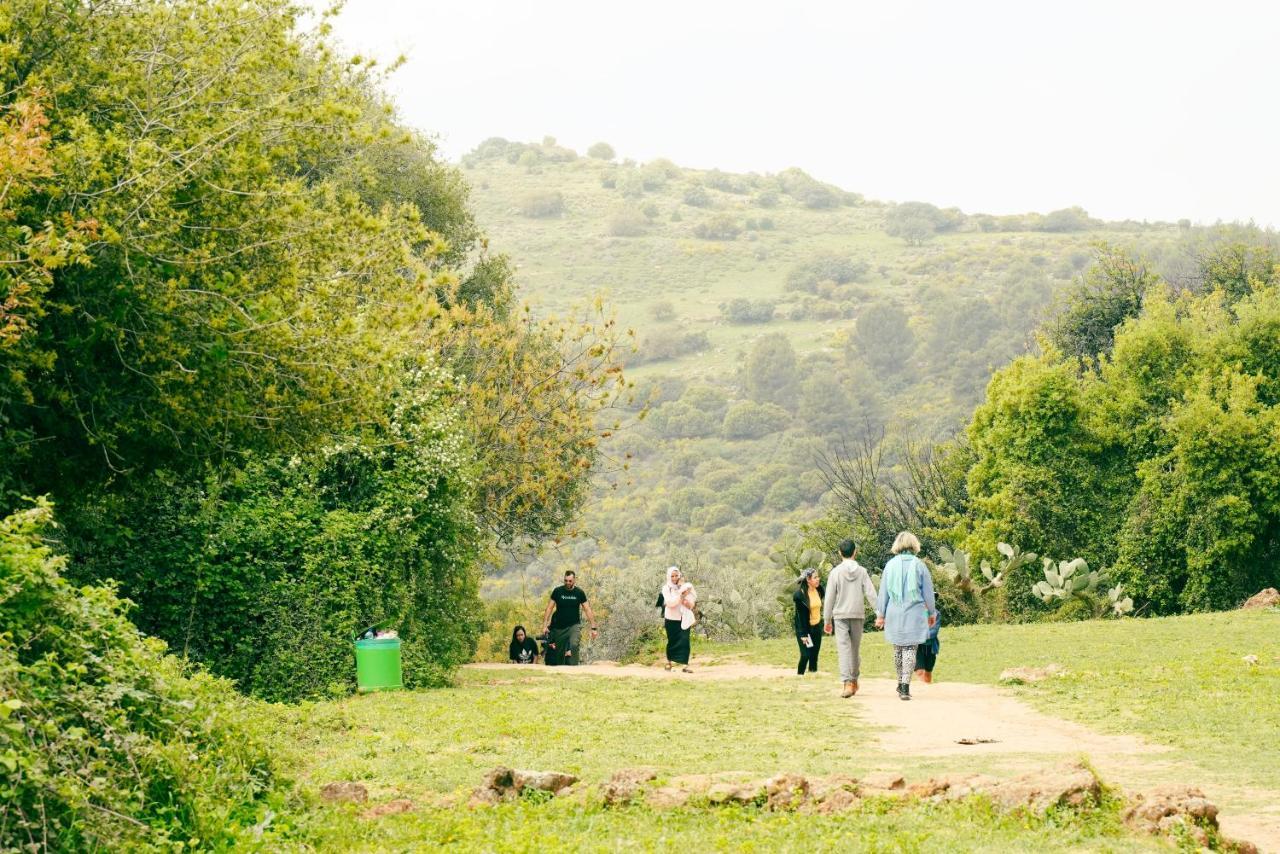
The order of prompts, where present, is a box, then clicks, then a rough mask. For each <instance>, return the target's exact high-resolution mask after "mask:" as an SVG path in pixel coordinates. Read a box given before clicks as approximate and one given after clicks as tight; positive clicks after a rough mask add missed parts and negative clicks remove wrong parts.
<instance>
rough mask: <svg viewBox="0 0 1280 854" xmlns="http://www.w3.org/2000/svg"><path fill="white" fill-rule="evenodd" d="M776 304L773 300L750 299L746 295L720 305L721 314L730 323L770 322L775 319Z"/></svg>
mask: <svg viewBox="0 0 1280 854" xmlns="http://www.w3.org/2000/svg"><path fill="white" fill-rule="evenodd" d="M774 311H776V306H775V305H774V303H773V300H767V299H762V300H749V299H746V298H745V297H739V298H738V299H733V300H729V301H728V302H727V303H724V304H722V305H721V306H720V314H721V315H722V316H723V317H724V319H725V320H727V321H729V322H730V323H768V322H769V321H771V320H773V314H774Z"/></svg>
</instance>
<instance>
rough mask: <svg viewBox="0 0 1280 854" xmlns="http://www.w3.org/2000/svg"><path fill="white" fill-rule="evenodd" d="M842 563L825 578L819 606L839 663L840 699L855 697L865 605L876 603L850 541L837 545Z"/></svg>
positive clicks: (860, 664) (869, 582)
mask: <svg viewBox="0 0 1280 854" xmlns="http://www.w3.org/2000/svg"><path fill="white" fill-rule="evenodd" d="M838 548H839V551H840V557H841V558H842V560H841V561H840V563H838V564H836V568H835V569H833V570H831V573H830V574H829V575H828V576H827V593H826V598H825V600H824V601H823V603H822V616H823V621H824V622H825V623H826V632H827V634H829V635H830V634H834V635H835V636H836V655H837V656H838V657H839V659H840V681H841V683H843V685H844V690H843V692H842V693H841V694H840V696H841V697H852V696H853V695H854V694H856V693H858V676H859V674H860V672H861V670H862V628H863V623H864V621H865V620H866V617H867V603H868V602H875V601H876V587H875V585H874V584H872V583H871V575H870V573H868V572H867V570H866V568H865V567H863V565H862V564H860V563H858V561H857V560H855V558H856V557H857V556H858V546H857V544H856V543H854V541H853V540H844V541H842V542H841V543H840V545H839V547H838Z"/></svg>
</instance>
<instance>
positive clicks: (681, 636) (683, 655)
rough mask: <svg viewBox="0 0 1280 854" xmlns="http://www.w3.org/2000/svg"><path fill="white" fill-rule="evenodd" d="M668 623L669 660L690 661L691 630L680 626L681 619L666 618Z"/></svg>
mask: <svg viewBox="0 0 1280 854" xmlns="http://www.w3.org/2000/svg"><path fill="white" fill-rule="evenodd" d="M663 622H664V623H666V625H667V661H674V662H675V663H676V664H688V663H689V630H688V629H682V628H680V621H679V620H664V621H663Z"/></svg>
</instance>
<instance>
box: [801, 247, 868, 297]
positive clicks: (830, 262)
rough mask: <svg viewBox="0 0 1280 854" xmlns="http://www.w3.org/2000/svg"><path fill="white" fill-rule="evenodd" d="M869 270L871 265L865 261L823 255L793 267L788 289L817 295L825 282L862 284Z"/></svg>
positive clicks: (842, 256)
mask: <svg viewBox="0 0 1280 854" xmlns="http://www.w3.org/2000/svg"><path fill="white" fill-rule="evenodd" d="M869 269H870V265H869V264H867V263H866V262H865V261H855V260H854V259H852V258H849V257H847V256H844V255H837V254H834V253H823V254H820V255H815V256H814V257H812V258H810V259H809V260H808V261H804V262H802V263H800V264H797V265H796V266H794V267H792V268H791V270H790V272H788V273H787V284H786V288H787V290H789V291H805V292H807V293H816V292H817V290H818V285H820V284H821V283H823V282H833V283H835V284H837V285H844V284H848V283H850V282H860V281H862V280H863V279H864V278H865V277H866V275H867V271H868V270H869Z"/></svg>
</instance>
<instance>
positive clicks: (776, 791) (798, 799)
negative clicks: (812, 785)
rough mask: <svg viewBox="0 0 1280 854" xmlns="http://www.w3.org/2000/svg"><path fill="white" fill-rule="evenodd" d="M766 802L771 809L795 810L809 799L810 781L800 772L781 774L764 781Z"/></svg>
mask: <svg viewBox="0 0 1280 854" xmlns="http://www.w3.org/2000/svg"><path fill="white" fill-rule="evenodd" d="M764 794H765V803H766V804H768V805H769V809H771V810H793V809H795V808H797V807H799V806H800V805H801V804H803V803H804V802H805V801H807V800H808V799H809V781H808V780H807V779H806V778H804V777H802V776H800V775H799V774H779V775H777V776H776V777H770V778H769V779H768V780H765V781H764Z"/></svg>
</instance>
